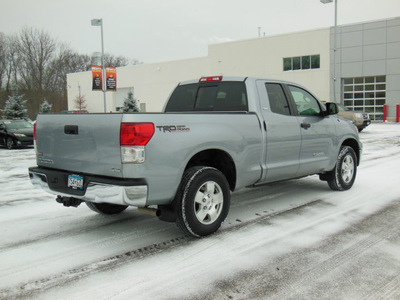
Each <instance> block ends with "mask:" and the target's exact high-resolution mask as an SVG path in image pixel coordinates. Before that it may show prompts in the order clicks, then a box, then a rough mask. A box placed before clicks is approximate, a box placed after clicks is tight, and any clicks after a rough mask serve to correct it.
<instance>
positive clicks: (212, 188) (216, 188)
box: [175, 167, 230, 237]
mask: <svg viewBox="0 0 400 300" xmlns="http://www.w3.org/2000/svg"><path fill="white" fill-rule="evenodd" d="M229 205H230V190H229V184H228V181H227V180H226V178H225V176H224V175H223V174H222V173H221V172H220V171H218V170H217V169H215V168H211V167H193V168H190V169H188V170H186V171H185V173H184V175H183V178H182V181H181V184H180V186H179V190H178V193H177V196H176V198H175V206H176V212H177V219H176V223H177V225H178V227H179V228H180V229H182V230H183V231H184V232H185V233H186V234H188V235H191V236H194V237H201V236H206V235H210V234H212V233H214V232H216V231H217V230H218V229H219V228H220V227H221V224H222V222H223V221H224V220H225V218H226V216H227V215H228V212H229Z"/></svg>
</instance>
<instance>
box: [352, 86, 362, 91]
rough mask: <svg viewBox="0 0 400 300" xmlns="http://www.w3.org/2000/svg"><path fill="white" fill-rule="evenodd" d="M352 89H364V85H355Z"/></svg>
mask: <svg viewBox="0 0 400 300" xmlns="http://www.w3.org/2000/svg"><path fill="white" fill-rule="evenodd" d="M354 90H356V91H364V86H363V85H355V86H354Z"/></svg>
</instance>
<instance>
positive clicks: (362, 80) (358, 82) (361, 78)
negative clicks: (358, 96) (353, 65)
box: [354, 77, 364, 84]
mask: <svg viewBox="0 0 400 300" xmlns="http://www.w3.org/2000/svg"><path fill="white" fill-rule="evenodd" d="M354 83H356V84H360V83H364V78H363V77H357V78H354Z"/></svg>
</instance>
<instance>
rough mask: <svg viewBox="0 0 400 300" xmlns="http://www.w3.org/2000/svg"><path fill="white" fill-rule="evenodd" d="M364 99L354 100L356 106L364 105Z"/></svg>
mask: <svg viewBox="0 0 400 300" xmlns="http://www.w3.org/2000/svg"><path fill="white" fill-rule="evenodd" d="M363 105H364V100H354V106H363Z"/></svg>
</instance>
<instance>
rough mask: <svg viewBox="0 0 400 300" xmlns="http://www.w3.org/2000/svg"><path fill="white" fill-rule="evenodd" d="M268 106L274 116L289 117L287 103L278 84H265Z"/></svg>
mask: <svg viewBox="0 0 400 300" xmlns="http://www.w3.org/2000/svg"><path fill="white" fill-rule="evenodd" d="M265 86H266V87H267V93H268V99H269V106H270V107H271V111H272V112H273V113H276V114H281V115H288V116H289V115H290V109H289V103H288V101H287V99H286V96H285V93H284V92H283V89H282V86H281V85H280V84H278V83H266V84H265Z"/></svg>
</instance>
